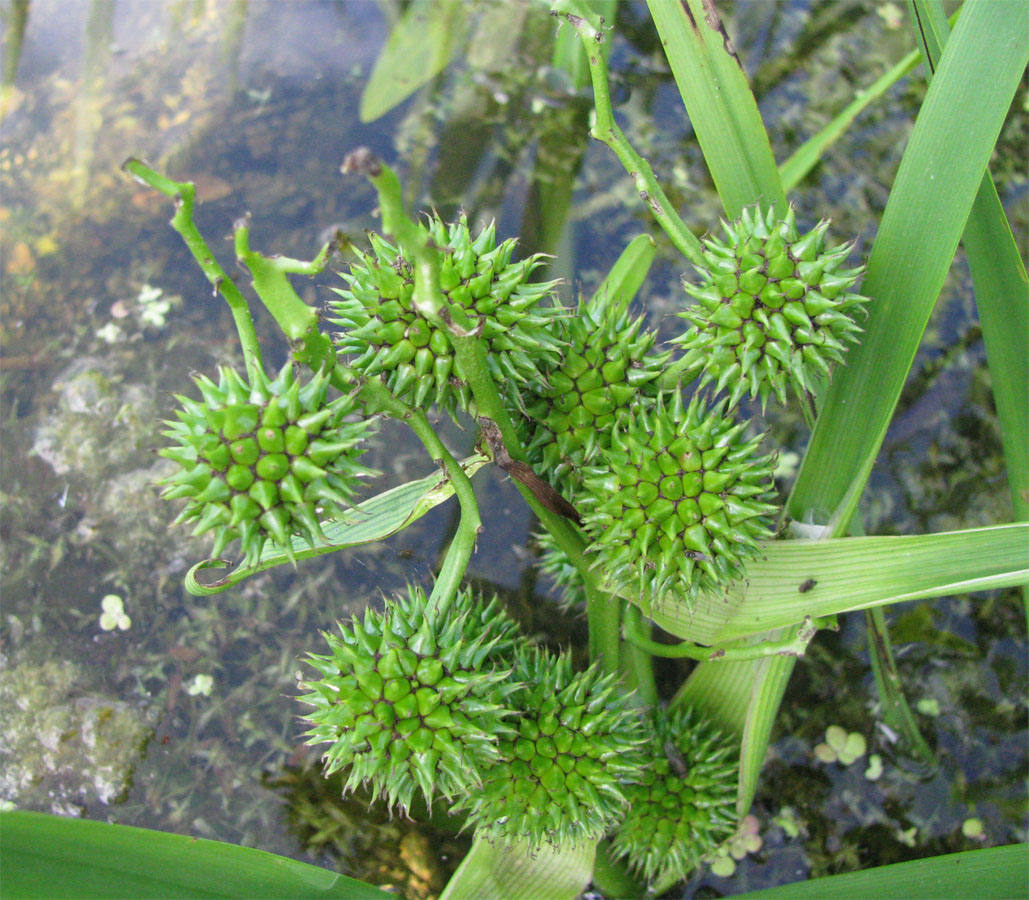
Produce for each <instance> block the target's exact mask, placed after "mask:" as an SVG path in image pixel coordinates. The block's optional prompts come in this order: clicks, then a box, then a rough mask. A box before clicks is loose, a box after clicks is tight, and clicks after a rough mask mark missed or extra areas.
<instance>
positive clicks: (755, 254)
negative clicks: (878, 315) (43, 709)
mask: <svg viewBox="0 0 1029 900" xmlns="http://www.w3.org/2000/svg"><path fill="white" fill-rule="evenodd" d="M723 225H724V229H725V238H724V240H721V241H720V240H717V239H715V238H709V239H707V240H705V242H704V245H705V246H704V253H703V261H702V263H698V264H697V274H698V276H699V283H698V284H692V283H690V282H688V281H684V282H683V286H684V287H685V289H686V293H687V294H689V295H690V296H691V297H692V298H693V299H694V300H696V301H697V302H696V304H695V305H694V306H691V307H690V308H689V309H687V310H685V311H684V312H681V313H680V314H679V315H680V317H681V318H683V319H686V320H687V321H688V322H689V323H690V327H689V329H688V330H687V331H686V332H685V333H684V334H682V335H681V336H679V337H678V338H676V339H675V343H677V344H679V345H680V346H681V347H682V348H683V350H684V351H685V353H684V358H683V361H684V373H685V374H686V375H687V376H688V377H695V376H699V377H700V385H699V386H700V387H701V388H703V387H705V386H706V385H708V384H713V385H714V386H715V390H716V391H726V390H727V391H728V392H729V404H730V406H735V405H736V404H737V403H738V402H739V401H740V399H742V398H743V396H744V395H746V394H748V393H749V395H750V397H751V398H753V397H760V398H761V404H762V408H763V407H764V405H765V404H766V403H767V401H768V398H769V396H770V395H771V394H772V393H774V394H775V396H776V397H777V398H778V400H779V402H780V403H785V402H786V392H787V388H789V389H790V390H792V391H793V392H794V393H796V394H797V396H799V397H801V398H803V397H804V396H805V395H806V394H808V393H810V392H811V391H812V389H813V387H814V385H815V384H816V380H817V379H820V378H823V377H828V376H829V375H830V374H831V372H832V368H833V367H834V366H835V365H836V364H837V363H840V362H842V361H843V354H844V351H845V350H846V346H847V345H848V344H851V343H854V342H856V341H857V336H858V334H859V333H860V331H861V329H860V328H859V327H858V326H857V324H856V323H855V322H854V319H853V314H854V313H855V312H858V311H859V310H862V308H863V304H865V303H866V302H868V298H867V297H863V296H861V295H860V294H857V293H853V292H851V290H850V288H851V287H852V286H853V285H854V284H855V282H856V281H857V280H858V278H859V277H860V275H861V273H862V271H863V270H862V269H860V268H857V269H844V268H842V266H843V265H844V263H845V262H846V259H847V256H848V255H849V253H850V250H851V248H852V246H853V245H852V244H839V245H837V246H835V247H832V248H831V249H826V247H825V233H826V230H827V229H828V227H829V223H828V221H822V222H820V223H819V224H818V225H816V226H815V227H814V228H813V229H812V230H811V231H809V232H808V233H807V234H806V235H804V236H803V237H802V236H801V235H800V233H799V231H798V230H797V224H796V217H795V215H794V211H793V208H792V207H791V208H790V210H789V212H788V213H787V214H786V218H785V219H783V220H781V221H780V220H778V219H777V217H776V215H775V212H774V210H772V209H769V210H768V211H767V212H763V211H762V210H761V209H760V208H759V207H754V208H753V209H745V210H744V211H743V214H742V216H741V217H740V218H739V219H738V220H737V221H736V222H734V223H733V224H731V225H729V224H724V223H723Z"/></svg>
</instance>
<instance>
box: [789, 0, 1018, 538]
mask: <svg viewBox="0 0 1029 900" xmlns="http://www.w3.org/2000/svg"><path fill="white" fill-rule="evenodd" d="M1027 27H1029V6H1027V5H1025V4H1021V3H990V2H982V0H978V2H969V3H966V4H965V8H964V10H963V12H962V14H961V17H960V19H959V20H958V24H957V27H956V28H955V30H954V34H953V35H952V37H951V38H950V40H949V41H948V43H947V47H946V50H945V51H944V54H943V58H942V60H941V64H940V68H939V71H938V72H937V75H936V77H935V78H934V79H933V82H932V84H931V85H930V86H929V91H928V93H927V95H926V99H925V103H924V105H923V107H922V109H921V111H920V113H919V116H918V119H917V121H916V123H915V127H914V130H913V132H912V135H911V140H910V143H909V145H908V148H907V150H906V152H905V153H904V158H903V160H902V162H901V166H900V170H899V172H898V173H897V178H896V181H895V183H894V186H893V190H892V191H891V193H890V199H889V202H888V203H887V206H886V211H885V213H884V215H883V220H882V224H881V226H880V229H879V233H878V235H877V237H876V240H875V244H874V246H873V248H872V254H871V257H870V258H869V262H868V273H867V276H866V278H865V281H864V284H863V287H862V293H864V294H866V295H867V296H869V297H871V298H872V302H871V303H870V304H869V305H868V311H869V315H868V319H867V321H866V322H865V333H864V335H863V337H862V340H861V343H860V344H859V345H858V346H857V347H856V348H854V349H853V350H851V351H850V353H849V354H848V358H847V365H846V366H845V367H843V368H841V369H840V370H838V371H837V372H836V374H835V377H834V379H833V383H832V385H831V386H830V388H829V391H828V393H827V394H826V397H825V400H824V404H823V407H822V413H821V415H820V416H819V418H818V421H817V423H816V425H815V430H814V433H813V434H812V438H811V444H810V447H809V449H808V452H807V454H806V455H805V458H804V461H803V463H802V465H801V470H800V474H799V475H798V478H797V483H796V485H795V487H794V491H793V495H792V497H791V499H790V502H789V512H790V515H791V516H793V517H794V518H795V519H797V520H799V521H804V520H805V515H806V514H807V513H812V514H814V515H815V516H816V519H817V520H819V521H831V522H832V523H833V526H834V531H835V533H843V532H844V531H845V529H846V527H847V524H848V523H849V521H850V518H851V516H852V515H853V513H854V510H855V509H856V507H857V503H858V499H859V497H860V494H861V492H862V490H863V488H864V485H865V483H866V481H867V478H868V475H869V473H870V471H871V468H872V465H873V463H874V461H875V457H876V455H877V454H878V451H879V447H880V445H881V443H882V439H883V436H884V435H885V433H886V428H887V426H888V425H889V422H890V419H891V417H892V415H893V410H894V408H895V407H896V403H897V400H898V398H899V396H900V391H901V389H902V387H903V385H904V381H905V378H906V377H907V374H908V371H909V369H910V367H911V362H912V360H913V359H914V355H915V351H916V350H917V347H918V343H919V341H920V340H921V336H922V333H923V331H924V329H925V325H926V322H927V321H928V318H929V314H930V312H931V310H932V307H933V304H934V303H935V301H936V298H937V296H938V294H939V291H940V288H941V286H942V285H943V281H944V279H945V277H946V274H947V270H948V268H949V266H950V263H951V260H952V259H953V257H954V251H955V249H956V248H957V244H958V240H959V238H960V236H961V232H962V230H963V229H964V226H965V222H966V220H967V218H968V213H969V211H970V209H971V207H972V202H973V200H974V198H975V194H976V192H977V190H978V188H979V184H980V182H981V180H982V177H983V173H984V172H985V169H986V163H987V161H988V159H989V156H990V153H991V151H992V149H993V146H994V144H995V142H996V139H997V135H998V133H999V131H1000V127H1001V124H1002V123H1003V121H1004V116H1005V114H1006V113H1007V110H1008V107H1009V105H1010V103H1011V98H1012V96H1013V95H1014V91H1015V89H1016V87H1017V86H1018V83H1019V80H1020V78H1021V75H1022V72H1023V70H1024V68H1025V65H1026V61H1027V58H1029V42H1026V41H1025V34H1026V29H1027Z"/></svg>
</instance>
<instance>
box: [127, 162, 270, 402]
mask: <svg viewBox="0 0 1029 900" xmlns="http://www.w3.org/2000/svg"><path fill="white" fill-rule="evenodd" d="M122 169H123V170H124V171H125V172H128V173H129V174H130V175H131V176H132V177H133V178H135V179H136V180H137V181H139V182H140V183H141V184H145V185H146V186H147V187H151V188H153V189H154V190H156V191H159V192H160V193H162V194H164V195H165V196H166V197H168V198H170V199H172V200H174V201H175V215H174V216H172V218H171V226H172V228H174V229H175V230H176V231H177V232H178V233H179V235H180V237H181V238H182V240H183V241H184V242H185V244H186V247H187V248H188V249H189V252H190V253H192V254H193V258H194V259H195V260H196V261H197V265H199V266H200V268H201V270H202V271H203V273H204V275H206V276H207V280H208V281H209V282H211V284H212V286H213V287H214V289H215V291H216V292H217V293H219V294H221V295H222V297H224V298H225V302H226V303H228V305H229V309H230V311H231V312H232V319H233V321H234V322H235V323H236V331H237V333H238V334H239V343H240V347H241V348H242V350H243V362H244V365H245V366H246V370H247V378H248V380H249V382H250V383H251V384H254V383H256V382H257V380H258V377H259V375H260V373H262V372H263V364H262V361H261V348H260V345H259V344H258V343H257V330H256V329H255V328H254V320H253V317H252V316H251V315H250V307H249V306H248V305H247V301H246V298H245V297H244V296H243V294H242V293H241V292H240V290H239V288H238V287H236V284H235V282H233V281H232V279H231V278H229V276H228V275H226V274H225V270H224V269H223V268H222V267H221V266H220V265H219V264H218V261H217V260H216V259H215V256H214V254H213V253H212V252H211V249H210V247H208V246H207V242H206V241H205V240H204V239H203V237H202V236H201V234H200V231H199V229H198V228H197V227H196V224H195V223H194V222H193V207H194V203H195V201H196V187H195V186H194V185H193V183H192V182H191V181H173V180H172V179H170V178H168V177H166V176H164V175H160V174H158V173H157V172H155V171H154V170H153V169H151V168H150V167H149V166H148V165H147V164H146V163H144V162H143V161H142V160H139V159H127V160H125V162H124V163H122Z"/></svg>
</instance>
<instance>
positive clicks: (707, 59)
mask: <svg viewBox="0 0 1029 900" xmlns="http://www.w3.org/2000/svg"><path fill="white" fill-rule="evenodd" d="M647 6H648V7H649V8H650V14H651V16H652V17H653V19H654V24H655V26H657V31H658V35H659V36H660V38H661V45H662V47H664V51H665V55H666V56H667V57H668V64H669V65H670V66H671V69H672V75H673V76H674V77H675V83H676V85H677V87H678V88H679V94H680V95H681V97H682V101H683V103H684V105H685V106H686V112H687V113H688V114H689V118H690V124H691V125H692V126H693V130H694V132H695V133H696V135H697V140H698V141H699V142H700V147H701V150H703V152H704V160H705V162H706V163H707V166H708V169H709V170H710V172H711V178H712V179H713V181H714V183H715V187H716V188H717V190H718V196H719V197H720V198H721V200H722V206H723V207H724V208H725V212H726V215H727V216H728V217H729V218H730V219H735V218H736V217H737V216H739V214H740V213H741V212H742V211H743V208H744V207H745V206H750V205H753V204H754V203H756V202H758V201H760V202H761V203H762V204H763V205H764V206H765V207H768V206H774V207H775V208H776V210H778V212H779V215H785V214H786V195H785V193H784V191H783V188H782V182H781V181H780V180H779V171H778V169H777V168H776V165H775V158H774V157H773V156H772V147H771V144H770V143H769V141H768V132H766V131H765V127H764V124H763V122H762V121H761V113H760V112H759V111H758V107H757V102H756V101H755V99H754V95H753V93H752V92H751V90H750V86H749V85H748V84H747V76H746V74H745V73H744V71H743V67H742V66H741V65H740V61H739V58H738V57H737V56H736V50H735V48H734V47H733V45H732V41H731V40H730V38H729V35H728V34H727V33H726V31H725V26H724V25H723V24H722V22H721V20H720V19H719V17H718V13H717V11H716V9H715V5H714V4H713V3H705V2H704V0H684V2H682V3H671V2H669V0H648V3H647Z"/></svg>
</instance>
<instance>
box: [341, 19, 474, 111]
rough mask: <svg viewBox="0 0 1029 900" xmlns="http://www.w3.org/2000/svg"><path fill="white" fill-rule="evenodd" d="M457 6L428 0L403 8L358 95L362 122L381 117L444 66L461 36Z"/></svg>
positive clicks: (461, 23) (451, 57) (462, 25)
mask: <svg viewBox="0 0 1029 900" xmlns="http://www.w3.org/2000/svg"><path fill="white" fill-rule="evenodd" d="M463 6H464V5H463V4H462V3H461V2H460V0H429V2H426V3H412V4H411V5H410V6H408V7H407V9H406V10H405V11H404V14H403V15H402V16H401V17H400V19H399V20H398V21H397V23H396V25H394V26H393V30H392V31H391V32H390V35H389V38H388V39H387V41H386V46H385V47H383V48H382V52H381V53H380V54H379V58H378V59H377V60H376V61H375V68H373V69H372V74H371V77H369V79H368V83H367V84H366V85H365V88H364V93H363V94H362V95H361V121H362V122H372V121H374V120H375V119H377V118H379V116H382V115H385V114H386V113H387V112H389V111H390V110H391V109H393V107H394V106H396V105H397V104H398V103H402V102H403V101H404V100H406V99H407V98H408V97H410V96H411V94H413V93H414V92H415V91H416V90H418V88H420V87H422V85H424V84H427V83H428V82H429V81H430V80H431V79H433V78H435V77H436V76H437V75H438V74H439V73H440V72H442V71H443V70H444V69H445V68H446V67H447V63H449V62H450V60H451V59H453V56H454V52H455V51H456V50H457V48H458V46H459V45H460V42H461V38H462V36H463V34H464V29H465V10H464V8H463Z"/></svg>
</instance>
